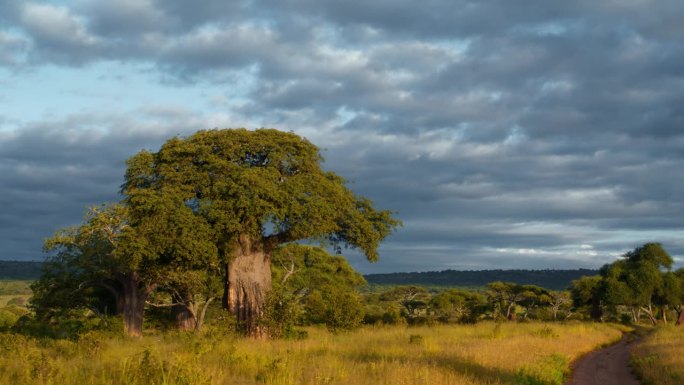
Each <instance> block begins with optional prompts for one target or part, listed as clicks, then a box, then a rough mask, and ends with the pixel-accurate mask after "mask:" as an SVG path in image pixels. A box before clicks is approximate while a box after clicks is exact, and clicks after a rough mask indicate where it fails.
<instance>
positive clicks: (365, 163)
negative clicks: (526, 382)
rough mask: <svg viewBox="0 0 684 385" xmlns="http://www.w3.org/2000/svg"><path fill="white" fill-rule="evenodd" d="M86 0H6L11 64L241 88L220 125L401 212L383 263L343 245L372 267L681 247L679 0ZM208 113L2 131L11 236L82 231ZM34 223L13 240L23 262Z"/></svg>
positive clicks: (1, 54)
mask: <svg viewBox="0 0 684 385" xmlns="http://www.w3.org/2000/svg"><path fill="white" fill-rule="evenodd" d="M78 4H79V5H78V6H73V7H69V6H66V5H56V3H47V2H23V3H18V2H5V3H2V4H0V66H4V67H8V68H19V67H26V68H32V69H33V70H36V71H38V70H40V68H42V66H50V65H61V66H87V65H89V64H92V63H98V62H121V63H134V64H139V65H143V66H145V67H146V68H148V71H149V72H150V73H152V74H153V76H154V77H155V78H156V79H160V80H161V81H164V82H167V83H168V84H173V85H174V86H176V87H179V88H188V89H189V88H190V87H203V86H205V85H212V86H216V85H217V84H218V85H221V86H224V87H225V88H226V89H227V91H226V95H229V96H225V98H228V99H230V98H231V97H232V95H233V94H231V91H232V90H233V89H236V88H239V92H238V93H239V94H240V100H238V101H235V100H230V101H229V103H224V104H223V106H225V108H226V109H227V111H225V115H222V117H221V118H220V119H218V121H219V122H220V123H225V126H229V125H232V123H231V122H234V121H238V122H240V123H241V124H242V123H243V122H246V123H249V124H252V126H262V125H263V126H275V127H277V128H281V129H284V130H294V131H295V132H297V133H300V134H302V135H306V136H307V137H309V138H310V139H311V140H312V141H313V142H314V143H317V144H319V145H320V146H321V147H322V148H326V149H327V150H325V151H324V156H325V157H326V158H327V159H328V161H327V163H326V165H327V167H328V168H330V169H332V170H334V171H336V172H338V173H339V174H341V175H343V176H344V177H346V178H348V179H349V180H350V183H351V184H350V187H352V188H353V189H354V190H355V191H358V192H359V193H360V194H364V195H367V196H369V197H370V198H372V199H374V200H375V201H377V203H378V205H380V206H381V207H387V208H391V209H394V210H398V211H399V214H398V215H399V217H401V218H402V219H404V220H405V223H406V226H405V227H404V228H403V229H401V230H400V231H399V232H398V233H397V234H396V235H395V236H393V237H392V238H391V239H390V240H389V241H388V242H387V244H386V245H385V246H383V249H382V251H383V253H384V254H386V255H388V262H387V265H383V263H384V262H381V264H378V265H372V266H370V267H369V266H367V265H364V264H361V262H360V260H359V257H358V256H356V255H355V254H351V258H352V259H353V260H354V261H355V263H358V264H359V266H362V267H363V269H367V270H368V271H371V270H373V271H392V270H398V269H401V270H426V269H428V267H429V269H439V268H443V267H451V268H458V267H459V266H460V267H461V268H466V267H468V266H480V267H490V266H492V267H497V265H499V267H506V266H508V267H517V266H520V267H537V266H538V267H552V266H558V267H573V266H585V267H597V266H599V265H600V264H602V263H605V262H606V261H608V260H610V259H611V258H614V257H615V255H616V253H617V252H619V251H624V250H626V249H629V248H630V247H634V246H636V245H638V243H639V242H643V241H649V240H656V241H657V240H662V241H663V242H664V243H665V246H666V247H668V248H669V249H670V250H672V251H673V253H676V254H677V255H684V243H683V241H681V240H680V238H679V237H678V236H677V234H680V233H681V231H682V230H683V229H684V225H683V224H682V222H681V220H680V219H679V218H682V217H683V215H682V214H684V203H682V202H681V199H680V197H681V196H683V194H684V184H683V183H681V182H680V181H679V180H680V179H681V178H679V174H680V173H681V171H680V170H681V169H682V167H683V166H684V151H683V150H682V148H684V131H682V127H683V125H684V108H683V107H682V106H684V91H683V90H684V87H683V85H684V27H682V25H684V24H683V23H681V22H680V20H681V19H682V18H683V17H684V7H682V6H681V5H680V4H679V3H678V2H677V1H675V0H660V1H656V2H654V3H648V4H647V3H644V2H603V3H601V2H589V1H576V2H562V3H558V2H547V1H540V0H529V1H519V2H515V3H511V2H508V1H504V0H496V1H494V0H493V1H480V2H465V1H438V0H429V1H427V2H423V3H421V4H420V6H419V7H417V6H416V4H415V2H409V1H392V2H388V1H385V0H381V1H371V2H369V1H356V0H354V1H325V2H320V1H310V0H285V1H277V2H272V1H265V2H258V1H249V2H248V1H240V2H225V1H218V0H211V1H204V2H200V3H189V2H186V1H180V0H179V1H176V0H172V1H161V0H145V1H128V0H125V1H113V0H111V1H110V0H107V1H98V2H95V1H83V2H79V3H78ZM1 81H2V79H1V78H0V82H1ZM0 84H1V83H0ZM238 84H239V85H238ZM229 90H230V91H229ZM4 97H5V98H7V97H8V96H7V95H5V96H4ZM228 117H229V118H230V119H231V121H227V120H228ZM2 121H3V119H2V117H0V123H1V122H2ZM216 122H217V120H216V119H210V118H209V117H208V116H207V114H206V113H204V112H198V111H191V110H182V109H180V110H179V109H177V108H167V107H163V106H156V107H155V106H140V108H139V109H137V110H134V111H125V112H116V111H112V112H110V113H108V114H103V113H99V112H98V113H94V112H92V111H91V112H85V113H82V114H74V115H70V116H63V117H59V118H56V120H50V119H43V120H42V121H29V122H24V123H22V124H19V125H18V128H17V129H16V130H15V131H8V133H1V132H0V160H1V161H2V165H1V167H2V171H3V172H2V176H1V177H0V178H2V182H3V186H10V187H8V188H7V194H4V195H5V197H4V198H3V199H4V201H3V203H5V204H4V206H5V207H8V206H9V207H12V209H11V210H9V211H8V212H7V213H5V215H4V216H3V217H2V221H0V226H5V227H7V223H14V222H9V221H16V223H22V224H23V225H22V226H19V227H21V228H22V229H24V228H34V227H33V226H37V227H36V228H37V229H39V231H40V232H41V233H43V232H45V233H49V232H50V231H51V230H52V229H54V228H55V227H58V226H61V225H63V224H66V223H73V221H74V218H78V217H80V215H81V213H80V211H82V210H81V208H82V206H84V205H86V204H92V203H97V202H98V201H101V200H111V199H116V188H117V186H118V184H119V183H120V178H121V175H122V172H123V163H122V162H123V160H124V159H125V158H127V157H128V156H130V155H132V154H133V153H135V152H136V151H137V150H139V149H140V148H141V147H145V146H150V147H152V148H155V146H158V145H159V144H160V143H161V142H162V141H163V140H164V139H165V138H166V137H168V136H171V135H174V134H178V133H181V134H185V133H189V132H192V131H193V130H195V129H199V128H210V127H215V126H216ZM7 124H8V123H7V122H5V125H7ZM12 124H13V125H14V126H16V125H17V124H15V123H12ZM122 127H126V129H122ZM93 159H96V160H95V161H93ZM36 194H46V195H36ZM11 202H14V203H11ZM29 202H45V204H44V205H43V204H42V203H41V204H38V205H37V204H32V203H29ZM77 206H78V207H77ZM54 207H59V209H53V208H54ZM29 213H30V214H31V215H28V214H29ZM29 217H30V218H29ZM37 217H39V218H43V220H42V221H39V223H38V224H36V223H34V222H31V221H35V218H37ZM22 231H23V230H22ZM22 231H18V230H17V231H10V232H8V233H7V234H8V235H7V236H8V238H7V239H8V240H7V241H3V243H4V244H8V245H9V246H8V247H7V248H6V249H7V250H14V251H13V253H15V254H18V255H19V254H20V256H21V257H22V258H23V257H28V256H30V255H32V252H33V251H26V250H25V249H26V248H24V250H22V251H19V250H20V246H21V245H22V242H29V241H28V240H29V239H30V237H31V236H30V232H28V231H23V232H22ZM43 235H44V234H43ZM10 238H11V240H10ZM33 244H34V245H35V241H33ZM22 253H23V254H22ZM546 261H555V262H546ZM552 263H556V265H553V264H552ZM478 264H479V265H478ZM501 264H504V265H503V266H501ZM542 265H543V266H542ZM561 265H562V266H561Z"/></svg>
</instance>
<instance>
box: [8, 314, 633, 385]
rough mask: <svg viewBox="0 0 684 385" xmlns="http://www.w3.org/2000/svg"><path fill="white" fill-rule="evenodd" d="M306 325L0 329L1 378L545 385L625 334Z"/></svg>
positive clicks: (566, 328)
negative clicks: (70, 331)
mask: <svg viewBox="0 0 684 385" xmlns="http://www.w3.org/2000/svg"><path fill="white" fill-rule="evenodd" d="M308 332H309V337H308V338H307V339H305V340H299V341H253V340H247V339H238V338H230V337H225V336H219V335H212V334H207V335H205V336H202V337H196V336H193V335H185V334H164V335H158V336H148V337H145V338H144V339H142V340H130V339H123V338H112V337H106V338H105V337H103V336H101V335H97V334H93V335H89V336H85V337H84V338H83V339H82V340H81V341H79V342H70V341H36V340H33V339H27V338H24V337H21V336H16V335H1V334H0V353H1V354H0V383H2V384H4V383H8V384H9V383H12V384H22V383H26V384H59V385H72V384H73V385H76V384H78V385H86V384H111V385H119V384H122V385H123V384H127V385H134V384H146V385H147V384H211V385H219V384H221V385H222V384H225V385H228V384H231V385H233V384H234V385H242V384H244V385H253V384H270V385H308V384H345V385H361V384H363V385H371V384H387V385H414V384H429V385H442V384H448V385H458V384H472V385H479V384H491V385H493V384H539V385H543V384H549V385H550V384H561V383H562V381H563V375H564V374H566V373H567V370H568V367H569V363H570V362H571V361H572V360H574V359H575V358H577V357H578V356H580V355H582V354H584V353H586V352H588V351H590V350H592V349H594V348H596V347H597V346H599V345H602V344H607V343H610V342H613V341H616V340H619V339H620V335H621V332H620V331H619V330H618V329H617V328H615V327H613V326H610V325H602V324H588V323H569V324H564V325H562V324H547V323H527V324H516V323H511V324H507V323H504V324H495V323H481V324H477V325H463V326H435V327H415V328H407V327H382V328H373V327H368V328H364V329H361V330H358V331H355V332H352V333H348V334H339V335H334V334H330V333H328V332H327V331H325V330H322V329H318V328H312V329H308Z"/></svg>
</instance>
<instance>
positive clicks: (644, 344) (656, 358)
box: [632, 326, 684, 385]
mask: <svg viewBox="0 0 684 385" xmlns="http://www.w3.org/2000/svg"><path fill="white" fill-rule="evenodd" d="M632 367H634V370H635V371H636V372H637V374H638V375H639V376H640V377H641V379H642V381H643V383H644V384H646V385H649V384H653V385H656V384H657V385H681V384H684V328H683V327H674V326H667V327H661V328H658V329H656V330H655V331H654V332H653V333H652V334H649V335H648V336H646V337H645V338H644V340H643V341H641V342H640V343H639V345H637V346H636V348H634V350H633V351H632Z"/></svg>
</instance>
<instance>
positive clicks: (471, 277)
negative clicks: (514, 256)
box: [364, 269, 599, 290]
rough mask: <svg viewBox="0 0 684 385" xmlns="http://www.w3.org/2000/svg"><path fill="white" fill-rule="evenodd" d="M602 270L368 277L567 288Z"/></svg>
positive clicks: (380, 281)
mask: <svg viewBox="0 0 684 385" xmlns="http://www.w3.org/2000/svg"><path fill="white" fill-rule="evenodd" d="M598 273H599V271H598V270H593V269H574V270H569V269H564V270H552V269H545V270H526V269H510V270H502V269H498V270H442V271H426V272H412V273H385V274H367V275H364V277H365V278H366V281H368V283H370V284H374V285H416V286H454V287H483V286H486V285H487V284H488V283H490V282H495V281H504V282H513V283H517V284H520V285H536V286H541V287H543V288H546V289H551V290H564V289H567V288H568V287H569V286H570V283H571V282H572V281H573V280H576V279H579V278H581V277H583V276H588V275H597V274H598Z"/></svg>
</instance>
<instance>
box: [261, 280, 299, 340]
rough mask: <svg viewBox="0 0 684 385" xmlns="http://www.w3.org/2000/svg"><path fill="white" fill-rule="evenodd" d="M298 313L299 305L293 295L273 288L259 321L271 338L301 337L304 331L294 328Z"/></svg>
mask: <svg viewBox="0 0 684 385" xmlns="http://www.w3.org/2000/svg"><path fill="white" fill-rule="evenodd" d="M300 313H301V309H300V306H299V304H298V303H297V300H296V298H295V297H294V296H293V295H291V294H289V293H286V292H284V291H283V290H277V289H275V290H272V291H271V292H270V293H269V295H268V298H267V300H266V308H265V309H264V317H263V318H262V319H261V323H262V325H263V326H264V327H266V329H267V330H268V333H269V334H270V335H271V337H273V338H303V337H305V333H302V332H298V331H297V330H295V324H296V322H297V319H298V318H299V314H300Z"/></svg>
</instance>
